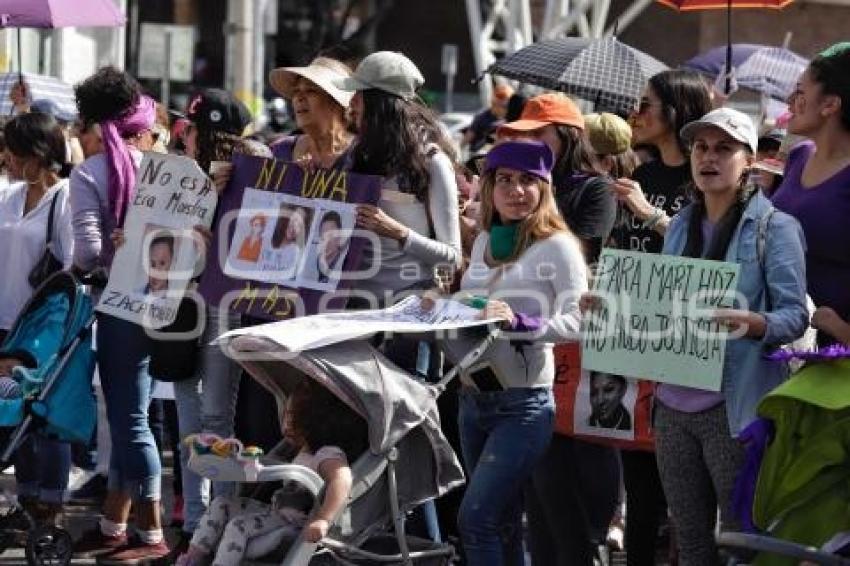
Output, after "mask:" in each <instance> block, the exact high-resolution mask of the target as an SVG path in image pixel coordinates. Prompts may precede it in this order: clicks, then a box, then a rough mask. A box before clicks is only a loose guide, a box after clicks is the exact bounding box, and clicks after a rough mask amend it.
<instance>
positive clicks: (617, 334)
mask: <svg viewBox="0 0 850 566" xmlns="http://www.w3.org/2000/svg"><path fill="white" fill-rule="evenodd" d="M738 271H739V266H738V265H737V264H733V263H725V262H720V261H709V260H703V259H692V258H683V257H678V256H669V255H658V254H647V253H641V252H626V251H621V250H609V249H606V250H603V252H602V255H601V256H600V258H599V264H598V267H597V271H596V278H595V280H594V284H593V290H594V291H595V292H596V293H597V294H599V295H601V296H602V297H603V305H602V306H601V308H599V309H597V310H594V311H590V312H588V313H586V316H585V322H584V343H583V350H582V367H583V368H584V369H589V370H593V371H598V372H606V373H611V374H617V375H623V376H628V377H639V378H643V379H651V380H655V381H660V382H665V383H673V384H678V385H685V386H688V387H695V388H698V389H705V390H710V391H719V390H720V385H721V381H722V374H723V359H724V356H725V354H726V340H727V334H728V333H727V331H726V329H725V328H724V327H721V325H720V324H719V323H718V322H717V321H715V320H713V319H712V315H713V313H714V311H715V310H717V309H721V308H731V307H733V306H734V300H735V297H736V289H737V285H738Z"/></svg>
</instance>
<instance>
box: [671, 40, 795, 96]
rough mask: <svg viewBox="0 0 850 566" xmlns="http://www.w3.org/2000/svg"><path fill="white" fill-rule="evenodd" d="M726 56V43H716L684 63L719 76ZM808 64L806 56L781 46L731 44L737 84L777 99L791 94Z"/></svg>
mask: <svg viewBox="0 0 850 566" xmlns="http://www.w3.org/2000/svg"><path fill="white" fill-rule="evenodd" d="M725 60H726V47H715V48H714V49H710V50H708V51H706V52H705V53H701V54H700V55H697V56H696V57H694V58H693V59H690V60H688V61H686V62H685V63H684V64H683V66H684V67H687V68H689V69H694V70H695V71H699V72H701V73H704V74H706V75H711V76H713V77H716V76H718V75H719V74H720V73H722V72H723V68H724V64H725ZM808 64H809V61H808V59H806V58H805V57H801V56H800V55H797V54H796V53H794V52H793V51H790V50H788V49H784V48H782V47H770V46H768V45H754V44H750V43H736V44H734V45H732V68H734V69H735V79H736V80H737V81H738V84H739V85H740V86H742V87H746V88H749V89H752V90H755V91H757V92H760V93H762V94H765V95H767V96H769V97H772V98H775V99H778V100H786V99H788V97H789V96H791V93H792V92H793V91H794V85H795V83H796V82H797V79H798V78H799V77H800V75H801V74H802V73H803V71H804V70H805V69H806V67H807V66H808Z"/></svg>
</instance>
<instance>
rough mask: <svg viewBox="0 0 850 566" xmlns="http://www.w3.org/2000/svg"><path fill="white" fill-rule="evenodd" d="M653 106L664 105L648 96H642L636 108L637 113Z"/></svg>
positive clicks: (642, 112) (644, 111) (641, 112)
mask: <svg viewBox="0 0 850 566" xmlns="http://www.w3.org/2000/svg"><path fill="white" fill-rule="evenodd" d="M653 106H663V105H662V104H661V103H660V102H652V101H651V100H650V99H648V98H641V99H640V102H639V103H638V105H637V107H636V108H635V109H634V110H635V114H644V113H646V111H647V110H649V109H650V108H652V107H653Z"/></svg>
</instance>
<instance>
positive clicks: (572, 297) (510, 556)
mask: <svg viewBox="0 0 850 566" xmlns="http://www.w3.org/2000/svg"><path fill="white" fill-rule="evenodd" d="M554 163H555V158H554V155H553V154H552V151H551V150H550V149H549V147H548V146H547V145H546V144H545V143H543V142H540V141H508V142H504V143H502V144H499V145H497V146H496V147H494V148H493V149H492V150H491V151H490V153H489V154H488V155H487V161H486V165H485V173H484V176H483V178H482V183H481V223H482V228H483V231H482V232H481V234H480V235H479V236H478V238H477V239H476V240H475V243H474V245H473V247H472V254H471V257H470V263H469V268H468V269H467V271H466V273H465V274H464V276H463V279H462V282H461V289H462V290H464V291H466V292H471V293H473V294H474V295H476V296H481V297H486V304H485V305H484V307H483V311H482V313H481V316H482V317H483V318H488V319H492V318H495V319H499V320H501V321H502V324H503V327H504V328H505V329H506V330H509V331H510V333H509V334H507V336H506V337H504V338H503V339H500V340H497V341H496V343H495V344H494V345H493V346H492V347H491V349H490V350H489V351H488V353H487V355H486V356H485V357H484V358H483V359H482V360H481V361H480V362H479V363H478V364H477V365H476V366H473V367H472V368H470V370H469V371H468V372H466V373H464V374H463V375H461V384H462V389H461V398H460V418H459V426H460V436H461V447H462V452H463V457H464V461H465V464H466V468H467V473H468V476H469V483H468V485H467V489H466V494H465V495H464V498H463V502H462V503H461V508H460V512H459V514H458V526H459V529H460V533H461V540H462V542H463V547H464V552H465V554H466V560H467V564H469V565H470V566H476V565H487V566H498V565H501V564H522V563H523V550H522V521H521V517H522V489H523V486H524V485H525V484H526V483H527V481H528V480H529V479H530V478H531V474H532V471H533V470H534V468H535V465H536V464H537V462H538V461H539V459H540V457H541V456H542V455H543V454H544V453H545V451H546V448H547V446H548V445H549V440H550V439H551V437H552V429H553V424H554V414H555V408H554V400H553V397H552V383H553V380H554V376H555V365H554V358H553V354H552V345H553V343H554V342H563V341H567V340H575V339H577V333H578V330H579V309H578V297H579V296H580V295H581V293H583V292H584V291H585V290H586V289H587V268H586V265H585V261H584V257H583V256H582V252H581V249H580V246H579V242H578V240H577V239H576V238H575V237H574V236H573V235H572V234H571V233H570V231H569V230H568V229H567V227H566V225H565V224H564V221H563V220H562V219H561V216H560V214H559V212H558V208H557V206H556V204H555V198H554V195H553V191H552V185H551V180H552V166H553V165H554ZM469 347H470V343H469V342H468V341H466V340H464V339H462V338H461V339H458V340H452V341H447V342H445V343H444V348H445V349H446V351H447V352H448V354H449V355H450V356H451V357H452V358H455V359H456V358H458V357H459V356H461V355H463V354H465V353H466V351H468V349H469Z"/></svg>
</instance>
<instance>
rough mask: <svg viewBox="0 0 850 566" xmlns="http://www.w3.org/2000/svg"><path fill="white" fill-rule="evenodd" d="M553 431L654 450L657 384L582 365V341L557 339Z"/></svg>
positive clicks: (605, 443)
mask: <svg viewBox="0 0 850 566" xmlns="http://www.w3.org/2000/svg"><path fill="white" fill-rule="evenodd" d="M554 354H555V383H554V386H553V388H552V391H553V394H554V396H555V431H556V432H558V433H560V434H564V435H567V436H572V437H575V438H580V439H582V440H586V441H588V442H593V443H596V444H603V445H606V446H615V447H617V448H625V449H628V450H645V451H653V450H655V436H654V433H653V429H652V405H653V392H654V389H655V384H654V383H653V382H651V381H644V380H638V379H631V378H627V377H623V376H620V375H612V374H609V373H602V372H592V371H588V370H583V369H582V367H581V366H582V364H581V345H580V344H578V343H577V342H568V343H565V344H557V345H555V348H554Z"/></svg>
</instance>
